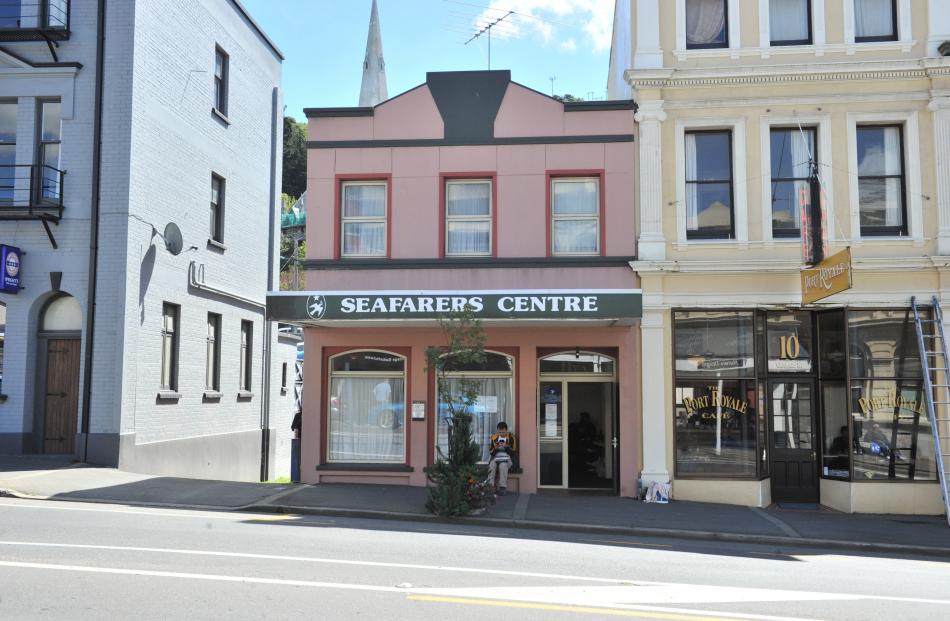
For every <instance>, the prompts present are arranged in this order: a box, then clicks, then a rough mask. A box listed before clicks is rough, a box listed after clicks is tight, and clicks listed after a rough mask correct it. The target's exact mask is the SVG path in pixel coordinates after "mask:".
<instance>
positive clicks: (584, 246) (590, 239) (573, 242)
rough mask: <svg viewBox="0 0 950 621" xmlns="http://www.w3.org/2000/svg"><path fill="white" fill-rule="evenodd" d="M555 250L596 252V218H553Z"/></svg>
mask: <svg viewBox="0 0 950 621" xmlns="http://www.w3.org/2000/svg"><path fill="white" fill-rule="evenodd" d="M554 251H555V252H570V253H581V252H597V220H588V219H582V220H576V219H570V220H563V219H562V220H555V221H554Z"/></svg>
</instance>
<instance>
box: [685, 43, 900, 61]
mask: <svg viewBox="0 0 950 621" xmlns="http://www.w3.org/2000/svg"><path fill="white" fill-rule="evenodd" d="M915 45H917V41H916V40H910V41H855V42H848V43H826V44H824V45H815V44H797V45H795V44H793V45H776V46H768V47H710V48H692V49H679V50H673V56H674V57H675V58H676V60H678V61H684V60H691V59H692V60H695V59H698V58H731V59H733V60H736V59H739V58H743V57H750V56H758V57H760V58H769V57H770V56H772V55H793V54H798V55H805V54H809V55H813V56H824V55H825V54H846V55H848V56H853V55H854V54H856V53H857V52H858V51H870V52H901V53H904V54H907V53H909V52H910V51H911V50H912V49H913V47H914V46H915Z"/></svg>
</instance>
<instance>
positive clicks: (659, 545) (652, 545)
mask: <svg viewBox="0 0 950 621" xmlns="http://www.w3.org/2000/svg"><path fill="white" fill-rule="evenodd" d="M587 541H588V542H591V543H612V544H616V545H621V546H648V547H650V548H672V547H673V546H672V545H671V544H669V543H643V542H642V541H613V540H612V539H588V540H587Z"/></svg>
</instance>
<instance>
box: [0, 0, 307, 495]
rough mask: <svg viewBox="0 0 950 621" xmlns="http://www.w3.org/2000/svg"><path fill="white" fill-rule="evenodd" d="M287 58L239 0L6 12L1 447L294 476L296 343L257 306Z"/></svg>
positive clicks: (272, 285)
mask: <svg viewBox="0 0 950 621" xmlns="http://www.w3.org/2000/svg"><path fill="white" fill-rule="evenodd" d="M7 5H10V6H11V7H13V8H6V7H7ZM17 11H18V13H19V14H18V15H15V14H14V13H16V12H17ZM101 14H104V21H103V23H102V30H101V31H100V29H99V26H100V24H99V17H100V15H101ZM101 35H104V36H101ZM48 40H49V41H50V42H49V43H47V41H48ZM100 41H102V47H101V48H100V45H99V43H100ZM100 49H101V52H102V56H101V74H100V71H99V62H98V56H97V52H98V51H100ZM281 61H282V56H281V54H280V52H279V50H277V49H276V47H275V46H274V45H273V43H272V42H271V41H270V40H269V39H268V38H267V36H266V35H265V34H264V33H263V32H262V31H261V30H260V28H259V27H258V26H257V25H256V24H255V23H254V22H253V20H252V19H251V17H250V16H249V15H248V14H247V12H246V11H245V10H244V8H243V7H242V6H241V5H240V4H239V3H238V2H236V1H235V0H134V1H133V0H16V1H14V2H13V3H12V5H11V4H10V3H4V8H0V243H2V244H6V245H9V246H13V247H16V248H19V249H20V250H21V251H22V255H23V256H22V259H21V263H22V269H21V272H20V275H21V277H22V278H21V287H22V289H21V290H20V291H19V292H18V293H16V294H13V293H6V292H4V293H0V302H2V303H3V304H4V305H5V312H6V328H5V341H4V360H3V368H2V371H3V381H2V386H0V390H2V393H3V395H4V397H5V400H4V401H2V402H0V453H21V452H22V453H65V454H74V455H76V456H77V457H78V458H80V459H83V460H85V461H88V462H91V463H98V464H108V465H117V466H118V467H120V468H124V469H128V470H133V471H140V472H152V473H158V474H168V475H188V476H199V477H214V478H231V479H244V480H255V479H258V478H259V477H260V476H262V475H264V476H267V477H274V476H277V475H281V474H286V473H287V472H289V454H290V443H289V438H290V420H291V417H292V415H293V388H292V385H291V383H292V381H293V356H294V343H292V342H286V340H285V339H284V338H281V339H279V340H278V337H277V330H276V326H270V325H267V324H266V323H265V322H264V308H263V304H264V295H265V292H266V291H268V290H270V289H276V288H277V285H276V283H277V265H276V260H275V257H276V253H277V240H278V238H277V235H278V233H279V226H278V220H277V218H278V211H279V210H278V207H277V206H278V205H279V200H278V198H279V191H280V190H279V187H278V183H279V180H280V157H281V138H282V134H281V117H282V95H281V90H280V81H281ZM99 75H101V78H102V83H101V88H100V84H99V80H98V76H99ZM100 104H101V105H100ZM57 114H58V116H57ZM97 119H98V120H99V123H98V124H97ZM44 120H45V123H44ZM97 128H99V130H100V131H101V143H100V144H101V149H100V150H99V151H98V152H97V150H96V148H95V146H96V142H97V140H96V132H97ZM57 141H59V144H58V154H57ZM97 162H98V163H99V165H98V166H97ZM213 188H214V192H213ZM213 194H215V195H217V196H218V199H217V201H215V200H214V198H213ZM171 222H173V223H175V224H176V225H177V226H178V227H179V229H180V231H181V237H182V240H183V243H182V248H181V249H180V252H178V254H174V253H173V252H171V251H169V249H168V248H167V247H166V244H165V240H164V239H163V235H162V233H163V232H164V231H165V227H166V226H167V225H168V224H169V223H171ZM45 227H49V230H50V235H49V236H48V235H47V232H46V229H45ZM96 229H98V230H96ZM54 243H55V245H54ZM91 283H94V287H95V295H94V296H92V294H91V292H90V286H91ZM90 336H91V338H90ZM242 352H244V353H243V354H242ZM90 360H91V364H89V365H88V366H89V369H88V370H87V368H86V367H87V362H88V361H90ZM209 360H210V362H209ZM267 360H269V361H270V364H269V367H270V368H269V371H270V372H266V371H267V370H266V369H265V366H267V365H266V363H265V361H267ZM284 364H286V365H287V370H286V372H283V368H282V367H283V365H284ZM283 378H286V389H283V388H282V380H283ZM262 455H266V456H267V459H266V460H264V459H262ZM262 462H265V463H264V466H263V467H262Z"/></svg>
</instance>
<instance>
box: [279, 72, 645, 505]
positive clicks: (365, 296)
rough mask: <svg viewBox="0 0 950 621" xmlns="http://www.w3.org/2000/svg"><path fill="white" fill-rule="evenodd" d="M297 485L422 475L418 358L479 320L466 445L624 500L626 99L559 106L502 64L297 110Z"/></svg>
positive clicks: (541, 480)
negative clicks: (303, 200) (362, 99)
mask: <svg viewBox="0 0 950 621" xmlns="http://www.w3.org/2000/svg"><path fill="white" fill-rule="evenodd" d="M306 112H307V116H308V118H309V130H308V131H309V134H308V165H307V176H308V185H307V196H308V221H307V227H308V228H307V241H308V244H307V260H306V263H305V268H306V283H307V289H308V291H307V292H305V293H303V294H301V293H299V292H295V293H284V294H272V295H271V296H270V297H269V299H268V306H269V314H270V316H271V317H272V318H275V319H278V318H279V319H280V320H282V321H296V322H298V323H302V324H304V325H305V330H304V335H305V336H304V340H305V351H306V362H305V365H304V395H303V414H302V423H303V424H302V427H303V429H302V441H301V478H302V480H303V481H305V482H309V483H321V482H358V483H394V484H410V485H425V484H426V474H425V468H426V467H427V466H428V465H430V464H432V463H433V462H434V460H435V459H436V456H437V454H438V450H439V447H440V446H441V447H444V446H446V442H447V422H446V412H447V410H446V407H445V406H444V405H440V402H441V401H443V399H441V398H440V395H438V394H436V393H437V390H436V385H437V382H436V381H435V378H434V377H433V374H432V373H431V372H429V371H428V370H427V368H426V361H425V350H426V348H427V347H429V346H441V345H444V344H445V343H446V339H445V336H444V334H443V333H442V332H441V330H440V329H439V327H438V323H437V319H438V317H440V316H443V315H444V314H445V313H446V312H449V311H452V310H458V309H460V308H462V307H464V306H466V305H468V306H469V307H470V308H472V309H473V310H474V311H475V314H476V316H478V317H479V318H480V319H481V321H482V322H483V325H484V327H485V328H486V333H487V336H488V342H487V346H486V349H487V350H488V352H489V355H488V359H487V361H486V363H485V364H484V365H480V366H479V367H478V368H469V369H461V370H459V371H458V375H459V376H465V377H469V378H474V379H476V380H477V381H478V382H479V397H478V399H477V401H476V403H475V404H474V405H473V412H472V413H473V419H474V424H475V440H476V442H478V443H479V445H480V446H482V448H483V457H485V458H487V456H488V443H487V440H488V436H489V435H490V434H491V433H492V432H494V430H495V426H496V424H497V423H498V422H499V421H502V420H503V421H505V422H507V424H508V426H509V428H510V429H512V430H513V431H514V432H515V434H516V436H517V439H518V451H517V460H516V468H515V469H514V471H513V474H512V476H511V480H510V482H509V488H510V489H512V490H513V491H520V492H530V493H533V492H536V491H538V490H544V489H584V490H603V491H605V492H607V493H618V494H621V495H634V494H636V492H637V480H638V477H639V473H640V470H641V467H642V459H641V454H640V453H641V451H640V447H641V412H640V405H639V404H640V403H641V401H642V400H641V397H640V391H641V388H642V387H641V386H640V383H639V378H640V375H641V374H640V370H639V365H640V338H639V325H638V320H639V317H640V314H641V299H640V292H639V289H638V284H639V283H638V279H637V276H636V274H635V273H634V272H633V271H632V269H631V267H630V265H629V263H630V261H632V260H634V258H635V255H636V235H635V231H636V212H635V195H636V192H635V187H634V183H635V181H634V177H635V173H634V171H635V170H636V161H635V159H636V152H635V148H634V146H635V145H634V138H635V136H634V133H635V123H634V118H633V117H634V112H635V105H634V103H633V102H632V101H611V102H591V103H562V102H560V101H557V100H554V99H552V98H550V97H547V96H545V95H543V94H541V93H538V92H536V91H533V90H531V89H529V88H526V87H524V86H521V85H519V84H517V83H515V82H512V81H511V77H510V73H509V72H507V71H476V72H451V73H429V74H428V75H427V79H426V83H425V84H422V85H420V86H418V87H416V88H414V89H412V90H410V91H407V92H405V93H403V94H401V95H399V96H397V97H394V98H392V99H389V100H387V101H385V102H383V103H382V104H380V105H378V106H376V107H374V108H333V109H327V108H323V109H308V110H307V111H306Z"/></svg>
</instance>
